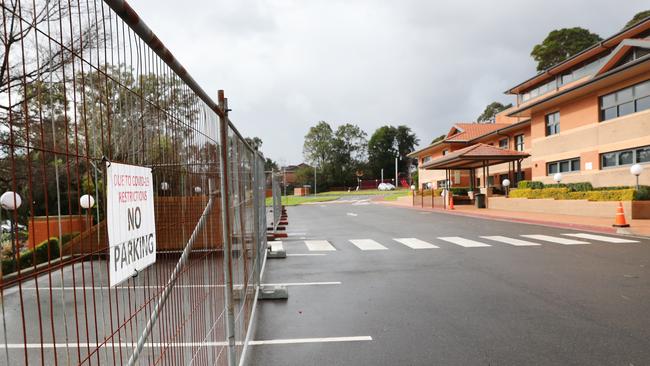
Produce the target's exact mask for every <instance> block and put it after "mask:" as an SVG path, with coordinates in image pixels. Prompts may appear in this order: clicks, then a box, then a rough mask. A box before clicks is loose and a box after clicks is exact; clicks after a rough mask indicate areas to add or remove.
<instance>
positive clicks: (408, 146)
mask: <svg viewBox="0 0 650 366" xmlns="http://www.w3.org/2000/svg"><path fill="white" fill-rule="evenodd" d="M418 142H419V139H418V138H417V137H416V136H415V134H414V133H413V132H412V131H411V129H410V128H409V127H407V126H404V125H401V126H397V127H393V126H382V127H379V128H378V129H377V130H375V132H374V133H373V134H372V136H371V137H370V141H368V165H369V167H370V169H371V172H372V173H371V174H372V175H374V176H379V174H380V172H381V169H384V174H385V176H389V177H390V176H392V175H393V174H390V173H389V172H392V171H393V170H394V169H395V158H396V157H397V158H398V170H399V171H400V172H405V171H407V168H408V166H409V165H410V164H411V162H410V159H406V155H407V154H408V153H410V152H411V151H413V149H414V148H415V145H417V144H418Z"/></svg>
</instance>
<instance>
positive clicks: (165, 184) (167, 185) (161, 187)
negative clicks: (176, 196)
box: [160, 182, 169, 191]
mask: <svg viewBox="0 0 650 366" xmlns="http://www.w3.org/2000/svg"><path fill="white" fill-rule="evenodd" d="M160 189H162V190H163V191H168V190H169V183H167V182H162V183H160Z"/></svg>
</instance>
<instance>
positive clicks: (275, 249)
mask: <svg viewBox="0 0 650 366" xmlns="http://www.w3.org/2000/svg"><path fill="white" fill-rule="evenodd" d="M268 248H269V252H268V253H267V255H266V257H267V258H286V257H287V251H286V250H284V247H283V246H282V242H281V241H277V242H271V243H269V245H268Z"/></svg>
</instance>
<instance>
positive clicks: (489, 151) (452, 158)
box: [420, 143, 530, 169]
mask: <svg viewBox="0 0 650 366" xmlns="http://www.w3.org/2000/svg"><path fill="white" fill-rule="evenodd" d="M528 156H530V155H529V154H527V153H525V152H522V151H514V150H508V149H501V148H498V147H494V146H492V145H486V144H482V143H478V144H474V145H472V146H468V147H466V148H463V149H460V150H456V151H453V152H450V153H449V154H447V155H444V156H442V157H440V158H438V159H435V160H431V161H429V162H428V163H426V164H424V165H422V166H421V167H420V168H422V169H427V168H429V167H436V168H438V167H441V166H442V167H445V166H446V165H447V164H449V165H451V164H453V165H455V166H456V167H474V166H473V165H472V164H474V163H471V162H472V161H478V162H480V161H481V160H485V161H488V162H493V163H496V162H499V163H500V162H503V161H512V160H517V159H522V158H526V157H528ZM464 161H466V162H467V164H466V165H467V166H464V165H463V164H465V163H463V162H464ZM487 165H493V164H487Z"/></svg>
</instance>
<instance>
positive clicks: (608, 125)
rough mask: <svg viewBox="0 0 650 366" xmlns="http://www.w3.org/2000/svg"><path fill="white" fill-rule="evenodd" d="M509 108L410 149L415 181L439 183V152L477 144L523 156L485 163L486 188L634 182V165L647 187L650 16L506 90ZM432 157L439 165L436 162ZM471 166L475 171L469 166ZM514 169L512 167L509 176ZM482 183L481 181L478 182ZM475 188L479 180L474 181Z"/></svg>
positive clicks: (459, 174)
mask: <svg viewBox="0 0 650 366" xmlns="http://www.w3.org/2000/svg"><path fill="white" fill-rule="evenodd" d="M506 94H509V95H514V96H516V105H515V106H513V107H512V108H509V109H508V110H506V111H503V112H501V113H499V114H498V115H497V116H496V118H495V121H494V123H487V124H479V123H457V124H455V125H453V126H452V128H451V129H450V130H449V133H448V134H447V135H446V137H445V139H444V140H442V141H438V142H436V143H434V144H431V145H429V146H426V147H424V148H422V149H420V150H417V151H414V152H413V153H411V154H410V156H411V157H414V158H417V159H418V170H419V179H420V184H421V185H425V184H429V185H432V186H434V187H438V186H440V185H441V184H443V183H444V179H445V176H446V175H445V174H446V173H445V171H441V170H430V169H427V167H436V166H439V165H440V164H439V163H440V162H443V161H444V159H443V156H444V155H446V154H447V153H451V152H453V151H456V150H459V149H463V148H467V147H470V146H472V145H475V144H478V143H484V144H487V145H492V146H494V147H499V148H501V149H504V150H511V151H522V152H526V153H527V154H530V157H528V158H525V159H522V160H521V161H518V162H516V165H517V167H516V168H515V169H512V168H513V167H512V165H509V164H513V163H509V164H501V165H495V166H493V167H491V168H490V171H489V176H488V178H487V179H488V182H485V183H488V185H490V186H499V185H500V183H501V182H502V180H503V179H505V178H506V177H508V175H510V177H509V178H510V180H511V181H513V180H514V181H515V182H516V181H517V180H520V179H532V180H538V181H542V182H544V183H553V175H554V174H555V173H562V175H563V179H562V182H563V183H570V182H591V183H592V185H594V186H596V187H598V186H620V185H633V184H634V182H635V180H634V178H633V177H632V176H631V174H630V172H629V168H630V166H632V165H633V164H643V165H647V167H646V172H645V173H644V174H642V175H641V184H646V185H650V18H647V19H646V20H644V21H642V22H640V23H638V24H636V25H634V26H631V27H629V28H627V29H624V30H622V31H620V32H619V33H617V34H615V35H613V36H611V37H609V38H608V39H605V40H603V41H602V42H599V43H598V44H595V45H593V46H592V47H590V48H588V49H586V50H584V51H582V52H581V53H579V54H577V55H575V56H573V57H571V58H569V59H567V60H565V61H563V62H561V63H559V64H557V65H555V66H553V67H551V68H549V69H547V70H545V71H543V72H541V73H539V74H537V75H535V76H533V77H532V78H530V79H528V80H525V81H523V82H521V83H520V84H518V85H516V86H514V87H512V88H510V89H509V90H508V91H507V92H506ZM436 160H438V163H436ZM474 170H476V169H474ZM513 171H516V172H518V173H516V175H515V176H513ZM450 173H451V174H450V175H451V177H450V180H451V181H452V183H453V184H454V185H455V186H469V179H470V178H469V177H470V176H472V177H473V178H474V177H476V178H475V179H477V181H480V174H476V172H472V171H471V170H452V171H451V172H450ZM481 183H483V182H481ZM480 185H482V184H480Z"/></svg>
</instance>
